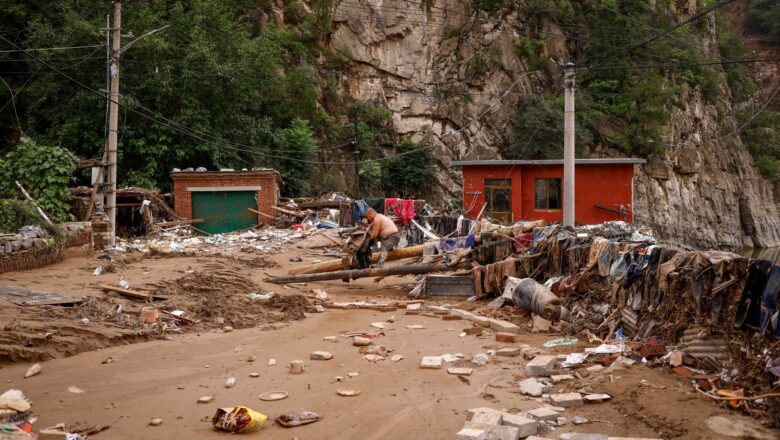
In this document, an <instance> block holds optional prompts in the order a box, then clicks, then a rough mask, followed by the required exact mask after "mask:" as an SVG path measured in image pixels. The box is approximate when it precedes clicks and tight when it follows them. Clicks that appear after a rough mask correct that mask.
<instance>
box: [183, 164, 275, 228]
mask: <svg viewBox="0 0 780 440" xmlns="http://www.w3.org/2000/svg"><path fill="white" fill-rule="evenodd" d="M171 177H172V178H173V203H174V211H176V214H177V215H179V216H181V217H184V218H193V211H194V212H195V213H196V214H198V213H201V214H202V213H203V212H204V210H209V209H212V208H214V206H212V205H214V202H213V201H214V200H216V201H217V202H218V201H219V200H220V199H219V197H221V196H225V197H230V196H234V195H239V194H249V193H250V192H251V193H252V198H253V199H254V200H256V201H257V210H258V211H259V212H261V213H263V214H266V215H268V216H270V217H266V216H263V215H253V220H256V221H255V224H257V223H265V224H271V223H273V217H274V216H275V215H276V212H275V211H274V210H272V209H271V207H272V206H276V204H277V202H278V200H279V188H280V187H281V185H282V177H281V176H280V175H279V173H278V172H277V171H275V170H272V169H255V170H252V171H202V172H198V171H194V172H191V171H174V172H173V173H171ZM193 195H194V197H193ZM255 195H256V196H255ZM193 198H194V199H195V206H194V207H193ZM215 198H216V199H215ZM204 205H205V206H204ZM233 205H235V203H234V204H233ZM193 208H194V209H193ZM236 209H237V208H235V206H234V211H235V210H236ZM244 211H246V212H249V211H248V210H246V209H244V210H242V212H244ZM196 226H197V225H196ZM209 232H210V231H209Z"/></svg>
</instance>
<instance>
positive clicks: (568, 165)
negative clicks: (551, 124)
mask: <svg viewBox="0 0 780 440" xmlns="http://www.w3.org/2000/svg"><path fill="white" fill-rule="evenodd" d="M574 76H575V72H574V63H566V64H565V65H564V66H563V87H564V89H565V91H564V114H563V225H564V226H574V92H575V85H574Z"/></svg>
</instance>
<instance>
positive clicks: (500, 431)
mask: <svg viewBox="0 0 780 440" xmlns="http://www.w3.org/2000/svg"><path fill="white" fill-rule="evenodd" d="M463 427H464V428H471V429H481V430H483V431H485V432H486V433H487V440H518V439H519V438H520V430H519V429H517V428H515V427H514V426H504V425H487V424H485V423H475V422H466V423H465V424H464V425H463Z"/></svg>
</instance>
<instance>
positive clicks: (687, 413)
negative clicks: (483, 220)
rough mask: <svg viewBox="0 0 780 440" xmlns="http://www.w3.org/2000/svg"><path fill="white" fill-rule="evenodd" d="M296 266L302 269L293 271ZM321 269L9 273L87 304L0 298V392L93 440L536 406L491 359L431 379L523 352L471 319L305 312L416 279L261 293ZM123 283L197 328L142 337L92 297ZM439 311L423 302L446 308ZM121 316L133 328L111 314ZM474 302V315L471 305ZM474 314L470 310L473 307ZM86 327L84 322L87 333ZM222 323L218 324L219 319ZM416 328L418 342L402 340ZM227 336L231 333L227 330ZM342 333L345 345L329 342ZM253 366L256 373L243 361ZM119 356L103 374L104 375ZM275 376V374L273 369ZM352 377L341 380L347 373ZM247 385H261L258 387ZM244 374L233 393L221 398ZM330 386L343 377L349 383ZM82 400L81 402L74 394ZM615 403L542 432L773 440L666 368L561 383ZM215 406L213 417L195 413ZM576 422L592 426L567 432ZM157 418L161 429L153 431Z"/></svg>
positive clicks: (386, 435) (399, 428) (265, 266)
mask: <svg viewBox="0 0 780 440" xmlns="http://www.w3.org/2000/svg"><path fill="white" fill-rule="evenodd" d="M292 256H302V257H303V260H304V261H303V262H300V263H291V262H289V259H290V257H292ZM314 259H320V260H322V259H325V258H324V257H323V256H322V255H320V253H319V252H318V251H314V250H306V249H301V248H298V247H296V246H292V247H291V248H290V249H289V250H288V251H286V252H280V253H278V254H273V255H263V256H258V255H244V256H241V257H240V258H238V257H236V256H208V257H203V256H193V255H183V256H182V255H177V256H172V255H158V256H148V255H147V256H144V255H140V254H127V255H122V256H119V257H117V258H115V261H114V262H113V264H114V272H113V273H104V274H103V275H100V276H98V277H95V276H93V275H92V272H93V271H94V269H95V267H96V265H98V264H106V260H101V259H98V258H97V257H91V258H77V259H70V260H67V261H65V262H63V263H60V264H57V265H53V266H48V267H46V268H42V269H37V270H33V271H25V272H16V273H6V274H0V285H4V286H16V287H25V288H30V289H35V290H44V291H54V292H58V293H63V294H68V295H72V296H77V297H93V298H94V299H92V300H89V301H88V302H87V305H86V306H84V307H80V308H72V309H63V308H59V307H53V306H49V307H19V306H15V305H13V304H10V303H8V302H6V301H4V300H0V328H2V329H3V331H2V333H1V335H2V336H1V337H2V339H1V340H0V359H2V361H0V365H1V366H2V368H0V380H3V381H4V382H5V386H6V388H18V389H21V390H22V391H23V392H24V393H25V395H26V396H27V397H28V398H30V400H31V401H32V405H33V411H34V413H35V414H36V415H38V416H39V417H40V418H39V420H38V421H37V422H36V423H35V428H36V429H41V428H43V427H46V426H51V425H54V424H56V423H60V422H64V423H66V424H67V425H69V426H78V427H81V428H84V427H95V428H101V427H106V426H107V427H108V429H106V430H104V431H102V432H100V433H98V434H95V435H94V436H93V438H95V439H150V438H154V439H180V438H189V439H208V438H221V437H223V436H224V434H220V433H218V432H216V431H214V430H213V428H212V426H211V422H210V419H211V417H212V416H213V415H214V412H215V411H216V409H217V408H218V407H225V406H234V405H246V406H249V407H251V408H253V409H255V410H256V411H260V412H262V413H264V414H266V415H268V416H269V417H270V419H274V418H276V417H277V416H279V415H280V414H282V413H284V412H287V411H294V410H300V409H307V410H311V411H315V412H317V413H319V414H320V415H321V416H323V417H324V419H323V420H322V421H320V422H317V423H314V424H311V425H307V426H301V427H297V428H292V429H285V428H282V427H280V426H278V425H274V424H272V423H270V420H269V423H268V424H267V425H266V427H265V428H264V429H263V430H262V431H261V432H259V433H256V434H247V436H248V437H252V438H273V439H292V438H298V439H452V438H454V436H455V433H456V432H457V431H458V430H460V428H461V426H462V425H463V422H464V420H465V412H466V410H468V409H470V408H474V407H480V406H488V407H493V408H498V409H504V410H507V411H509V412H520V411H524V410H529V409H533V408H536V407H539V406H542V403H539V402H537V401H535V400H534V399H532V398H529V397H526V396H522V395H520V394H519V393H518V392H517V383H518V381H519V380H522V379H523V377H524V368H523V366H524V365H525V363H526V362H527V361H526V360H525V359H523V357H522V356H519V357H514V358H510V357H507V358H501V357H495V358H492V359H491V361H490V362H489V363H488V364H487V365H485V366H482V367H474V373H473V374H472V375H471V376H469V377H468V383H466V382H465V381H461V380H459V379H458V378H457V377H456V376H452V375H448V374H447V372H446V366H447V365H446V364H445V368H444V369H442V370H422V369H420V368H419V363H420V360H421V358H422V356H426V355H441V354H444V353H462V354H464V355H466V356H467V357H468V356H471V355H474V354H477V353H481V352H484V351H486V350H489V349H495V348H503V347H509V346H514V345H517V344H508V343H507V344H504V343H497V342H495V339H494V336H493V334H492V332H490V331H485V333H484V334H483V335H481V336H465V337H460V336H459V333H460V332H461V331H462V330H463V329H464V328H467V327H471V324H470V323H467V322H466V321H444V320H442V319H440V318H438V317H433V316H425V315H407V314H405V312H404V310H401V309H399V310H397V311H394V312H377V311H370V310H336V309H328V310H327V311H326V312H324V313H312V312H313V310H312V302H311V300H309V301H306V300H305V298H304V297H306V296H309V297H310V296H312V293H311V290H312V289H313V288H321V289H323V290H325V291H327V292H328V293H329V295H330V297H331V299H332V300H341V299H377V300H405V299H407V298H406V297H405V294H406V292H407V291H408V290H409V289H410V286H411V285H412V284H413V283H414V279H413V278H412V277H402V278H396V279H393V280H382V281H381V282H379V283H375V282H374V280H365V279H364V280H359V281H357V282H354V283H350V284H347V283H344V282H341V281H334V282H320V283H311V284H309V285H292V286H288V287H287V288H284V287H282V286H278V285H271V284H267V283H264V282H263V281H262V279H263V278H264V277H265V273H272V274H281V273H285V272H286V270H287V269H288V268H289V267H291V266H292V265H300V264H307V263H310V262H312V261H313V260H314ZM122 276H124V277H125V278H126V279H127V280H129V282H130V284H131V287H132V288H138V289H142V288H145V289H149V290H151V291H154V292H156V293H159V294H161V295H165V296H167V297H168V298H169V299H168V300H167V301H161V302H159V303H155V306H156V307H160V308H162V309H166V310H174V309H182V310H185V311H187V316H189V317H191V318H194V319H197V320H200V322H199V323H197V324H195V325H193V326H184V325H182V326H181V327H180V328H178V329H177V328H175V327H174V328H167V329H165V331H161V332H159V331H158V332H155V331H149V329H148V328H147V327H148V326H144V325H142V324H140V323H139V322H138V319H137V316H138V314H139V313H140V311H141V308H142V307H144V306H145V304H143V303H141V302H138V301H135V300H129V299H125V298H120V297H115V296H113V295H110V294H106V293H104V292H103V291H101V290H100V289H99V288H98V287H97V285H98V284H111V285H117V284H118V282H119V280H120V279H121V278H122ZM250 291H251V292H255V293H267V292H276V293H277V294H278V295H280V296H283V297H284V298H286V299H284V300H281V301H279V300H277V302H275V303H273V304H260V303H257V302H254V303H253V302H251V301H249V300H248V299H247V298H246V294H247V293H249V292H250ZM445 302H446V301H443V300H438V301H427V302H426V304H439V305H441V304H444V303H445ZM115 304H121V305H122V307H123V312H124V315H126V316H128V317H129V318H118V317H117V315H113V316H107V315H106V310H111V309H112V307H115ZM464 305H466V304H464ZM468 306H470V307H474V305H473V304H468ZM502 314H504V315H505V316H509V317H510V319H511V320H513V321H514V322H516V323H520V324H525V325H524V327H523V328H524V333H523V334H522V335H521V338H520V339H521V342H522V343H525V344H528V345H531V346H532V347H539V348H541V347H542V344H543V343H544V342H545V341H547V340H549V339H552V338H554V337H557V336H559V335H557V334H554V333H553V334H538V333H530V331H526V330H525V329H526V328H529V325H528V321H529V318H528V317H527V316H525V315H521V314H511V313H510V311H509V310H507V311H502ZM391 316H393V317H395V322H393V323H387V324H386V328H385V330H384V334H385V336H384V337H381V338H379V339H377V340H376V342H375V344H382V345H385V346H386V347H387V348H389V349H391V350H393V352H392V354H400V355H403V356H404V359H402V360H401V361H399V362H397V363H394V362H391V361H390V359H389V358H388V359H386V360H384V361H380V362H377V363H371V362H369V361H366V360H364V359H363V358H362V356H363V355H362V354H360V353H359V352H358V349H357V348H356V347H353V346H352V345H351V343H350V340H349V339H348V338H345V337H343V336H342V335H343V334H344V333H347V332H357V331H360V332H369V333H378V332H379V331H380V330H378V329H375V328H372V327H371V326H370V324H371V323H372V322H380V321H387V320H388V319H389V318H390V317H391ZM84 317H87V318H88V319H90V322H89V324H82V323H81V321H80V320H81V319H82V318H84ZM220 317H221V318H222V319H223V320H224V324H222V323H219V322H218V321H217V318H220ZM411 324H419V325H423V326H424V327H425V328H424V329H416V330H415V329H407V328H406V326H407V325H411ZM224 325H229V326H231V327H234V328H235V329H236V330H233V331H230V332H225V331H224V330H223V329H222V327H223V326H224ZM325 336H336V337H337V340H338V342H336V343H333V342H328V341H324V340H323V337H325ZM584 347H585V345H584V344H582V343H581V344H580V345H579V346H575V347H559V348H557V349H553V350H550V352H551V353H555V354H560V353H568V352H573V351H581V350H582V348H584ZM315 350H326V351H329V352H332V353H333V354H334V358H333V359H332V360H329V361H313V360H309V354H310V353H311V352H312V351H315ZM252 356H254V357H256V359H255V360H254V361H253V362H249V359H250V357H252ZM109 358H111V359H112V361H111V362H109V363H103V362H104V361H105V360H106V359H109ZM271 358H273V359H276V361H277V364H276V365H275V366H268V365H267V364H268V360H269V359H271ZM296 359H300V360H304V361H305V363H306V371H305V372H304V373H303V374H300V375H292V374H289V373H288V371H287V370H288V365H289V362H290V361H291V360H296ZM39 360H43V361H44V362H42V367H43V372H42V373H41V374H40V375H37V376H34V377H31V378H28V379H23V376H24V372H25V371H26V370H27V368H28V367H29V366H30V364H31V363H32V362H34V361H39ZM349 372H357V373H359V376H357V377H355V378H347V377H348V375H347V373H349ZM250 373H259V377H257V378H251V377H250V376H249V374H250ZM230 375H235V377H236V379H237V384H236V385H235V387H233V388H231V389H226V388H225V387H224V382H225V380H226V379H227V378H228V377H229V376H230ZM336 376H342V377H345V379H344V381H343V382H338V381H336V379H335V378H336ZM72 386H75V387H78V388H81V389H83V390H84V391H85V392H84V393H81V394H75V393H72V392H69V391H68V388H69V387H72ZM344 387H349V388H356V389H359V390H360V391H361V393H360V394H359V395H358V396H355V397H341V396H338V395H337V394H336V389H338V388H344ZM273 390H283V391H286V392H288V393H289V398H287V399H284V400H280V401H276V402H264V401H261V400H259V398H258V395H259V394H260V393H263V392H266V391H273ZM578 390H580V391H582V390H586V391H593V392H606V393H609V394H611V395H612V396H613V399H612V401H611V402H608V403H604V404H597V405H586V406H583V407H578V408H569V409H567V410H566V411H565V412H564V413H563V414H562V416H564V417H566V418H567V420H569V422H567V424H566V425H565V426H563V427H558V428H556V429H555V430H554V431H550V432H540V433H539V434H538V435H541V436H543V437H548V438H558V436H559V434H560V433H563V432H596V433H604V434H609V435H611V436H623V437H645V438H664V439H712V438H727V439H728V438H742V439H753V438H755V439H775V438H778V435H779V434H778V432H777V431H771V430H768V429H766V428H763V427H761V426H760V425H759V424H758V423H756V421H755V420H754V419H752V418H749V417H746V416H743V415H740V414H738V413H736V412H734V411H730V410H728V409H725V407H723V406H721V405H719V404H718V403H716V402H713V401H711V400H708V399H707V398H705V397H702V396H700V395H697V394H696V392H695V391H694V390H693V388H692V387H691V386H690V384H689V383H688V381H687V380H685V379H683V378H680V377H678V376H676V375H674V374H672V373H670V372H669V371H668V370H667V369H664V368H651V367H648V366H643V365H641V364H636V365H633V366H631V367H627V368H623V369H617V370H614V371H607V372H600V373H596V374H593V375H591V376H589V377H586V378H584V379H581V380H576V381H570V382H564V383H563V384H561V385H557V386H555V388H554V390H553V392H563V391H578ZM203 395H213V396H215V399H214V401H213V402H211V403H209V404H198V403H196V401H197V400H198V398H199V397H201V396H203ZM573 416H581V417H585V418H588V419H590V420H591V421H592V423H590V424H586V425H579V426H573V425H572V424H571V422H570V420H571V418H572V417H573ZM152 418H161V419H162V420H163V423H162V425H160V426H156V427H153V426H149V422H150V420H151V419H152Z"/></svg>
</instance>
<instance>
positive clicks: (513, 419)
mask: <svg viewBox="0 0 780 440" xmlns="http://www.w3.org/2000/svg"><path fill="white" fill-rule="evenodd" d="M501 424H502V425H506V426H512V427H515V428H517V429H518V430H519V431H520V438H522V437H528V436H529V435H531V434H534V433H536V431H537V429H539V422H537V421H536V420H534V419H530V418H528V417H525V416H521V415H519V414H509V413H504V417H503V421H502V422H501Z"/></svg>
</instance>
